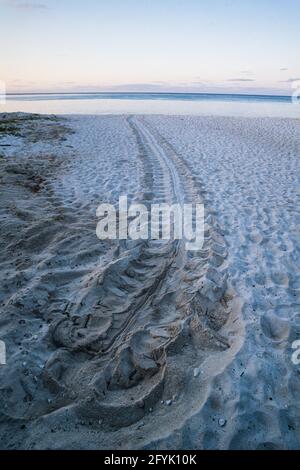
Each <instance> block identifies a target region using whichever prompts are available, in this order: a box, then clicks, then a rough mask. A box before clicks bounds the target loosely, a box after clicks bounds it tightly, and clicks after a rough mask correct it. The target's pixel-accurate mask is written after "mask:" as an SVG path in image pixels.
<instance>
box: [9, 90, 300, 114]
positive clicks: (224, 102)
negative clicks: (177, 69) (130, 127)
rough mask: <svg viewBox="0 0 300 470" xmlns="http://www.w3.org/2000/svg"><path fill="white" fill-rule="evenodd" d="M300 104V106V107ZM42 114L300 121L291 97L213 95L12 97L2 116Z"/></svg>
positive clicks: (29, 95) (126, 94) (130, 94)
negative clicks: (214, 117) (215, 117)
mask: <svg viewBox="0 0 300 470" xmlns="http://www.w3.org/2000/svg"><path fill="white" fill-rule="evenodd" d="M299 104H300V103H299ZM16 111H21V112H31V113H42V114H175V115H176V114H177V115H178V114H183V115H186V114H192V115H219V116H249V117H290V118H300V106H299V105H297V104H295V103H293V102H292V99H291V97H290V96H269V95H245V94H244V95H242V94H210V93H110V92H99V93H36V94H10V95H7V97H6V102H5V103H4V104H0V112H16Z"/></svg>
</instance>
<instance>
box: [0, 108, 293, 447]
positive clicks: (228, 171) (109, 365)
mask: <svg viewBox="0 0 300 470" xmlns="http://www.w3.org/2000/svg"><path fill="white" fill-rule="evenodd" d="M0 155H1V156H0V166H1V176H0V178H1V179H0V185H1V186H0V187H1V199H0V204H1V206H0V217H1V226H0V231H1V251H0V273H1V294H0V302H1V311H0V339H1V340H4V341H5V342H6V347H7V365H5V366H0V400H1V403H0V447H1V448H2V449H13V448H17V449H135V448H151V449H154V448H155V449H156V448H164V449H167V448H168V449H180V448H184V449H257V448H260V449H269V448H283V449H295V448H300V428H299V418H300V407H299V398H300V382H299V379H300V366H296V365H294V364H293V363H292V361H291V355H292V349H291V345H292V342H293V341H294V340H295V339H298V338H299V337H300V263H299V261H300V253H299V250H300V248H299V246H300V244H299V241H300V233H299V223H300V204H299V202H300V201H299V199H300V184H299V183H300V182H299V179H300V171H299V170H300V123H299V121H297V120H288V119H270V118H266V119H249V118H225V117H219V118H218V117H188V116H185V117H183V116H180V117H179V116H178V117H174V116H172V117H171V116H168V117H167V116H84V117H83V116H81V117H79V116H72V117H68V118H59V119H58V118H55V117H53V116H48V117H46V116H44V117H39V116H36V115H34V116H32V115H21V114H11V115H6V116H5V115H1V116H0ZM120 194H127V195H128V197H129V200H130V201H138V202H143V203H145V204H149V203H150V202H168V203H171V202H175V201H178V200H180V202H193V203H196V202H203V203H204V204H205V210H206V213H205V221H206V227H205V243H204V247H203V249H202V250H201V251H199V252H187V251H186V250H185V249H184V246H183V243H182V242H181V241H175V242H165V241H164V242H154V241H138V242H133V241H120V242H118V241H100V240H99V239H98V238H97V237H96V224H97V219H96V208H97V206H98V205H99V204H100V203H102V202H110V203H117V201H118V197H119V195H120Z"/></svg>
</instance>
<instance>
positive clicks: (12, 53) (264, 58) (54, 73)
mask: <svg viewBox="0 0 300 470" xmlns="http://www.w3.org/2000/svg"><path fill="white" fill-rule="evenodd" d="M0 19H1V28H0V42H1V46H2V47H1V50H0V80H3V81H5V82H6V84H7V89H8V91H74V90H78V91H91V90H131V91H152V90H154V91H200V92H201V91H204V92H206V91H207V92H210V91H212V92H215V91H219V92H227V91H231V92H258V93H264V92H268V93H283V94H290V93H291V81H292V80H294V79H300V61H299V50H300V27H299V25H300V2H299V0H107V1H104V0H36V1H34V0H31V1H30V0H28V1H27V0H0Z"/></svg>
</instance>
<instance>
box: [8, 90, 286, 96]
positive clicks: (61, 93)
mask: <svg viewBox="0 0 300 470" xmlns="http://www.w3.org/2000/svg"><path fill="white" fill-rule="evenodd" d="M95 94H116V95H117V94H127V95H209V96H228V95H232V96H257V97H274V98H292V95H279V94H265V93H247V92H246V93H235V92H228V93H224V92H223V93H218V92H200V91H195V92H193V91H186V92H185V91H132V90H131V91H32V92H28V91H26V92H22V91H19V92H7V93H6V96H23V95H95Z"/></svg>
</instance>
